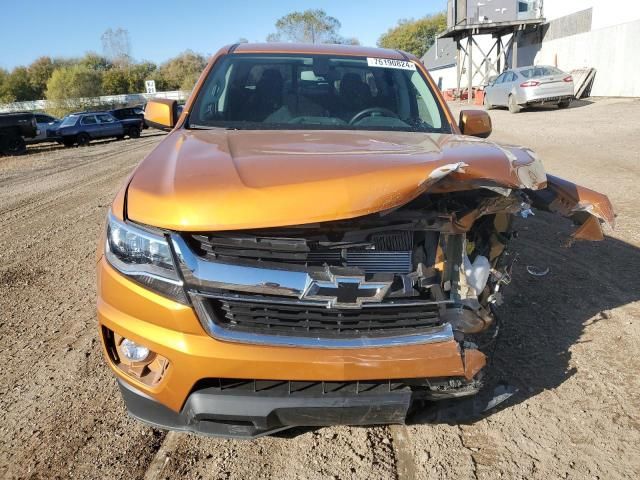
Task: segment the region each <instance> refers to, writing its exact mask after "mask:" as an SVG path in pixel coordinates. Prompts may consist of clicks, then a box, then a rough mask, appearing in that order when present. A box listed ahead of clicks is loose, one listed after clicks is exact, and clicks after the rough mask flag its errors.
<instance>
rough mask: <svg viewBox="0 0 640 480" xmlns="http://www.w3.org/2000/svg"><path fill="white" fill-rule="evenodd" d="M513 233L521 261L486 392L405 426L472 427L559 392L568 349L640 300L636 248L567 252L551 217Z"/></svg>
mask: <svg viewBox="0 0 640 480" xmlns="http://www.w3.org/2000/svg"><path fill="white" fill-rule="evenodd" d="M517 229H518V230H519V235H518V238H517V239H515V240H514V241H513V242H512V244H511V248H510V249H511V251H513V252H517V253H518V255H519V258H518V262H517V263H516V265H515V266H514V272H513V282H512V283H511V285H509V286H508V287H507V289H506V290H505V292H504V293H505V303H504V305H502V306H501V307H500V308H499V310H498V313H499V315H500V318H501V321H502V330H501V333H500V337H499V339H498V343H497V345H496V348H495V351H494V355H493V358H492V359H491V361H492V365H491V366H490V368H488V369H487V374H488V376H487V379H486V386H485V388H484V389H483V391H482V392H481V393H480V394H479V395H478V396H476V397H473V398H469V399H465V400H458V401H451V402H447V403H440V404H438V407H439V408H435V405H434V406H432V405H429V406H425V408H423V409H421V410H419V411H417V412H414V414H413V415H411V416H410V418H409V423H414V424H415V423H417V424H420V423H434V422H436V423H440V422H445V423H473V422H475V421H477V420H479V419H481V418H484V417H485V416H487V415H489V414H491V413H492V412H495V411H496V410H497V409H504V408H510V407H511V406H513V405H515V404H518V403H520V402H523V401H525V400H526V399H528V398H530V397H533V396H535V395H537V394H538V393H540V392H542V391H544V390H548V389H555V388H557V387H558V386H560V385H561V384H562V383H563V382H565V381H566V380H567V379H569V378H570V377H571V376H572V375H574V373H575V368H573V367H571V362H570V360H571V347H572V346H573V345H575V344H576V343H580V342H581V341H582V340H581V337H582V334H583V331H584V329H585V327H586V326H587V325H589V324H593V323H595V322H601V321H604V322H606V321H607V320H608V319H609V318H610V317H611V313H610V311H611V310H612V309H614V308H617V307H621V306H624V305H627V304H629V303H632V302H635V301H638V300H640V288H638V287H637V266H638V265H640V249H638V248H636V247H634V246H632V245H629V244H627V243H625V242H621V241H620V240H617V239H615V238H612V237H606V238H605V240H604V241H602V242H577V243H575V244H574V245H573V246H571V247H565V246H563V245H564V243H565V239H566V238H567V236H568V234H569V233H570V232H571V230H572V227H571V225H570V223H569V222H567V221H566V220H565V219H562V218H560V217H557V216H554V215H551V214H544V213H540V214H538V215H537V216H535V217H530V218H529V219H526V220H522V219H521V220H520V221H519V224H518V225H517ZM527 265H533V266H536V267H539V268H541V269H546V268H547V267H548V268H549V273H548V274H547V275H545V276H541V277H534V276H532V275H530V274H529V273H528V272H527V269H526V267H527ZM510 392H511V393H514V394H513V396H511V397H510V398H508V399H507V400H506V401H505V402H504V403H502V404H500V406H499V407H498V408H497V409H496V408H492V405H491V403H490V402H491V401H492V399H493V398H494V394H495V395H497V396H498V398H497V400H501V399H502V400H504V399H505V397H509V395H508V393H510ZM500 396H502V398H500Z"/></svg>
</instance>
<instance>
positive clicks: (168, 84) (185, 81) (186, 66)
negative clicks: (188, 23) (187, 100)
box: [159, 50, 207, 90]
mask: <svg viewBox="0 0 640 480" xmlns="http://www.w3.org/2000/svg"><path fill="white" fill-rule="evenodd" d="M206 65H207V61H206V59H205V58H204V57H203V56H202V55H199V54H197V53H194V52H192V51H191V50H187V51H186V52H184V53H181V54H180V55H178V56H177V57H175V58H172V59H171V60H169V61H167V62H166V63H164V64H162V66H161V67H160V72H159V74H160V77H161V83H162V85H163V88H166V89H168V90H178V89H182V90H191V89H192V88H193V86H194V85H195V83H196V80H197V79H198V77H199V76H200V73H202V70H204V67H205V66H206Z"/></svg>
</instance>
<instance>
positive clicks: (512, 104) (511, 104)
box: [509, 95, 522, 113]
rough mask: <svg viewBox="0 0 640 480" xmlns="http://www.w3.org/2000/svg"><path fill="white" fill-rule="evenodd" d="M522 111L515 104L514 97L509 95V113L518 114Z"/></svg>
mask: <svg viewBox="0 0 640 480" xmlns="http://www.w3.org/2000/svg"><path fill="white" fill-rule="evenodd" d="M520 110H522V107H521V106H520V105H518V104H517V103H516V97H514V96H513V95H509V111H510V112H511V113H518V112H520Z"/></svg>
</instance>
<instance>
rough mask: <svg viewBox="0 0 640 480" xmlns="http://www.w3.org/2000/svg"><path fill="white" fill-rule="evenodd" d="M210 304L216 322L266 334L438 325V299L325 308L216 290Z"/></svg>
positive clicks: (413, 329) (352, 333)
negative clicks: (218, 294)
mask: <svg viewBox="0 0 640 480" xmlns="http://www.w3.org/2000/svg"><path fill="white" fill-rule="evenodd" d="M207 301H208V307H209V309H210V311H211V312H212V319H213V321H214V322H215V323H216V324H218V326H220V327H222V328H225V329H228V330H235V331H243V332H251V333H255V334H265V335H287V336H296V337H315V338H332V337H341V338H350V337H351V338H353V337H362V336H391V335H402V334H406V333H411V334H413V333H417V332H420V331H424V330H425V329H430V328H433V327H435V326H439V325H441V320H440V315H439V304H438V303H437V302H429V301H422V302H420V301H416V302H385V303H381V304H375V305H369V306H366V307H363V308H361V309H357V310H354V309H339V308H326V306H324V305H318V304H315V305H314V304H312V303H310V302H300V301H296V300H293V299H289V298H285V297H267V296H256V297H248V296H234V295H220V296H219V298H209V299H208V300H207Z"/></svg>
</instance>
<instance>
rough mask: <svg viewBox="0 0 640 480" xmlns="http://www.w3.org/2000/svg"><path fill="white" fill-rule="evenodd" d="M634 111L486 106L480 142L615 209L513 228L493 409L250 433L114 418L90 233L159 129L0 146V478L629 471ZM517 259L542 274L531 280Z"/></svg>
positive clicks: (638, 305)
mask: <svg viewBox="0 0 640 480" xmlns="http://www.w3.org/2000/svg"><path fill="white" fill-rule="evenodd" d="M452 107H453V108H454V110H455V111H457V110H459V109H460V107H459V106H458V105H452ZM639 108H640V101H637V100H635V101H634V100H624V99H606V100H605V99H601V100H596V101H589V102H577V103H576V104H575V105H574V106H572V108H570V109H568V110H562V111H559V110H556V109H555V108H547V109H537V110H534V111H525V112H522V113H520V114H517V115H511V114H509V113H508V112H507V111H506V110H494V111H492V112H491V116H492V119H493V122H494V134H493V135H492V137H491V138H492V139H493V140H495V141H499V142H508V143H515V144H522V145H527V146H529V147H531V148H533V149H534V150H535V151H536V152H537V153H538V154H539V155H540V156H541V158H542V159H543V161H544V163H545V166H546V167H547V170H548V171H549V172H553V173H556V174H558V175H560V176H564V177H567V178H570V179H572V180H575V181H577V182H579V183H582V184H583V185H585V186H588V187H590V188H593V189H596V190H599V191H602V192H605V193H607V194H608V195H609V196H610V198H611V199H612V201H613V203H614V206H615V208H616V211H617V213H618V218H617V225H616V230H615V231H613V232H607V233H608V237H607V239H606V240H605V241H604V242H601V243H577V244H575V245H573V246H572V247H571V248H566V247H564V246H563V244H564V239H565V238H566V234H567V233H568V232H569V231H570V225H568V223H567V222H566V221H564V220H562V219H559V218H556V217H554V216H551V215H545V214H539V215H536V216H535V217H532V218H529V219H527V220H522V221H520V222H519V231H520V236H519V238H518V239H517V240H516V241H515V242H514V244H513V249H515V250H517V251H518V252H519V254H520V260H519V262H518V263H517V264H516V267H515V270H514V274H515V278H514V281H513V283H512V285H511V286H510V287H509V288H508V290H507V292H506V301H507V303H506V305H505V306H504V307H502V308H501V315H502V318H503V320H504V323H505V325H506V327H505V330H504V334H503V336H502V339H501V341H500V343H499V345H498V347H497V349H496V355H495V360H494V364H493V368H494V374H493V375H492V381H493V382H497V381H503V382H506V383H508V384H510V385H512V386H514V387H516V388H518V393H517V394H516V395H514V397H512V398H511V399H510V400H509V401H508V402H507V403H506V404H503V405H502V406H501V407H500V408H499V409H497V411H496V410H492V411H490V412H489V413H488V414H486V415H484V417H483V418H475V419H469V418H467V419H458V420H457V421H451V419H448V420H442V418H444V417H443V416H440V417H434V416H433V415H427V414H425V413H424V412H417V413H416V414H415V415H414V416H413V417H412V419H411V422H410V424H409V425H407V426H390V427H386V426H383V427H372V428H364V427H342V426H341V427H331V428H315V429H311V428H310V429H296V430H292V431H288V432H284V433H282V434H280V435H278V436H275V437H267V438H261V439H259V440H255V441H235V440H221V439H212V438H203V437H196V436H190V435H185V434H176V433H171V434H169V435H167V434H166V433H165V432H162V431H158V430H154V429H151V428H148V427H145V426H143V425H141V424H139V423H137V422H135V421H133V420H131V419H129V418H128V417H127V416H126V412H125V409H124V406H123V404H122V401H121V399H120V394H119V392H118V389H117V386H116V382H115V380H114V378H113V377H112V375H111V374H110V372H109V371H108V369H107V367H106V365H104V363H103V360H102V353H101V350H100V346H99V343H98V341H97V328H96V319H95V310H94V308H95V307H94V304H95V281H94V268H95V267H94V265H95V248H96V239H97V237H98V234H99V231H100V229H101V226H102V224H103V222H104V218H105V214H106V211H107V208H108V205H109V203H110V201H111V199H112V198H113V196H114V194H115V192H116V191H117V189H118V188H119V186H120V184H121V183H122V181H123V180H124V178H125V177H126V175H127V174H128V173H129V172H130V171H131V169H132V168H133V167H134V166H135V165H136V164H137V163H138V162H139V161H140V160H141V159H142V158H143V157H144V156H145V155H146V154H147V153H148V152H149V151H150V150H151V149H152V148H153V146H154V145H156V144H157V142H158V141H159V140H160V139H161V138H162V135H161V134H157V133H154V132H145V135H144V136H143V137H142V138H140V139H137V140H125V141H118V142H96V143H95V144H92V145H91V146H90V147H87V148H71V149H65V148H61V147H58V146H40V147H30V148H29V154H28V155H26V156H22V157H2V158H0V359H1V360H2V363H1V364H2V373H1V374H0V478H71V477H79V478H125V477H126V478H143V477H145V475H146V478H229V479H249V478H282V479H285V478H287V479H288V478H300V479H302V478H311V479H316V478H317V479H320V478H335V479H377V478H381V479H382V478H384V479H386V478H400V479H405V478H420V479H422V478H499V477H502V478H509V479H515V478H527V479H529V478H540V479H547V478H587V479H611V478H630V479H631V478H633V479H635V478H638V477H639V476H640V413H639V412H640V377H639V376H638V374H637V371H638V354H640V334H639V333H640V327H639V326H640V302H639V300H640V281H639V280H638V279H639V278H640V275H639V274H638V270H639V269H640V250H639V248H640V222H639V221H638V216H637V215H638V213H637V210H638V208H637V205H638V202H640V187H639V186H638V184H639V182H640V123H639V122H638V121H637V112H638V111H639ZM527 265H535V266H538V267H544V268H546V267H549V269H550V272H549V274H548V275H546V276H544V277H532V276H530V275H529V274H527V272H526V266H527ZM434 418H438V420H434ZM447 418H448V417H447ZM150 466H151V468H150Z"/></svg>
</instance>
